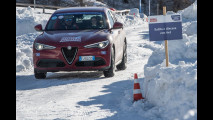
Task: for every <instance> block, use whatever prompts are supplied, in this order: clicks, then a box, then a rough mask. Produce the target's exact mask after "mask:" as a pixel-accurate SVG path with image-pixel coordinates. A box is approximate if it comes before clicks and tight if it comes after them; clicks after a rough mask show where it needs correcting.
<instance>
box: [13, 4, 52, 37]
mask: <svg viewBox="0 0 213 120" xmlns="http://www.w3.org/2000/svg"><path fill="white" fill-rule="evenodd" d="M37 13H38V10H37V9H36V10H34V9H33V8H31V7H27V8H24V7H16V36H18V35H22V34H26V33H33V32H36V31H35V30H34V26H35V25H37V24H42V26H45V25H46V23H47V21H48V19H49V17H50V14H37Z"/></svg>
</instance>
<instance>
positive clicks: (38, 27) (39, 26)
mask: <svg viewBox="0 0 213 120" xmlns="http://www.w3.org/2000/svg"><path fill="white" fill-rule="evenodd" d="M34 29H35V30H36V31H38V32H42V31H43V30H42V25H41V24H38V25H36V26H35V27H34Z"/></svg>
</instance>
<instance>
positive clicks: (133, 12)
mask: <svg viewBox="0 0 213 120" xmlns="http://www.w3.org/2000/svg"><path fill="white" fill-rule="evenodd" d="M115 17H116V19H117V20H118V21H119V22H121V23H123V24H124V26H125V27H130V26H137V25H142V24H144V21H145V17H146V15H144V14H139V10H138V8H133V9H130V12H129V14H127V15H120V14H115Z"/></svg>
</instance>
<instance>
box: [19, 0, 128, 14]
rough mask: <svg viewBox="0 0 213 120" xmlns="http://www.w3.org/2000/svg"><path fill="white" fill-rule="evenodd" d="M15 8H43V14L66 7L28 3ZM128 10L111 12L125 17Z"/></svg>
mask: <svg viewBox="0 0 213 120" xmlns="http://www.w3.org/2000/svg"><path fill="white" fill-rule="evenodd" d="M16 6H19V7H28V6H30V7H35V8H43V13H46V12H45V9H55V10H57V9H60V8H66V7H62V6H51V5H39V4H28V3H16ZM129 11H130V10H129V9H125V10H115V11H113V12H115V13H116V14H121V15H127V14H128V13H129ZM46 14H51V13H46Z"/></svg>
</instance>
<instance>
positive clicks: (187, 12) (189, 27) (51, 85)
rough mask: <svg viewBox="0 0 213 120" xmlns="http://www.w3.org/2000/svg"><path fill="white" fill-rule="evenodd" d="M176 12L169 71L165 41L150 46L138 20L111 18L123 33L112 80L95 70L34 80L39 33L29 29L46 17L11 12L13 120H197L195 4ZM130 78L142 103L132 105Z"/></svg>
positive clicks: (23, 11) (144, 24)
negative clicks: (121, 64) (178, 29)
mask: <svg viewBox="0 0 213 120" xmlns="http://www.w3.org/2000/svg"><path fill="white" fill-rule="evenodd" d="M17 13H18V14H17ZM167 13H169V12H167ZM179 13H181V14H182V17H183V23H182V26H183V39H182V40H170V41H168V49H169V67H165V50H164V41H149V32H148V23H147V22H145V21H144V19H143V18H140V17H139V16H133V15H124V16H121V15H116V17H117V19H118V21H120V22H122V23H124V26H125V30H126V34H127V55H128V60H127V69H126V70H124V71H116V75H115V76H114V77H113V78H104V76H103V74H102V72H95V71H94V72H57V73H48V74H47V78H46V79H44V80H37V79H35V78H34V75H33V62H32V44H33V41H34V39H35V38H36V36H38V35H39V34H40V33H38V32H35V31H34V25H35V24H40V23H41V24H43V26H45V24H46V21H47V20H48V18H49V17H50V15H49V14H38V13H36V12H35V11H34V10H33V9H32V8H21V7H20V8H16V23H17V24H16V27H17V26H19V27H18V28H19V29H17V28H16V119H17V120H22V119H36V120H37V119H51V120H53V119H54V120H62V119H63V120H64V119H72V120H79V119H83V120H84V119H85V120H94V119H101V120H102V119H104V120H105V119H109V120H130V119H132V120H196V119H197V16H196V14H197V2H195V3H194V4H192V5H191V6H189V7H188V8H186V9H184V10H182V11H179ZM32 24H33V25H32ZM20 26H22V27H20ZM21 28H23V29H21ZM24 28H25V29H24ZM27 29H28V30H27ZM17 33H18V34H17ZM134 73H137V74H138V77H139V79H138V80H139V82H140V86H141V91H142V95H143V97H145V100H139V101H136V102H133V85H134V79H133V78H134V77H133V75H134Z"/></svg>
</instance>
